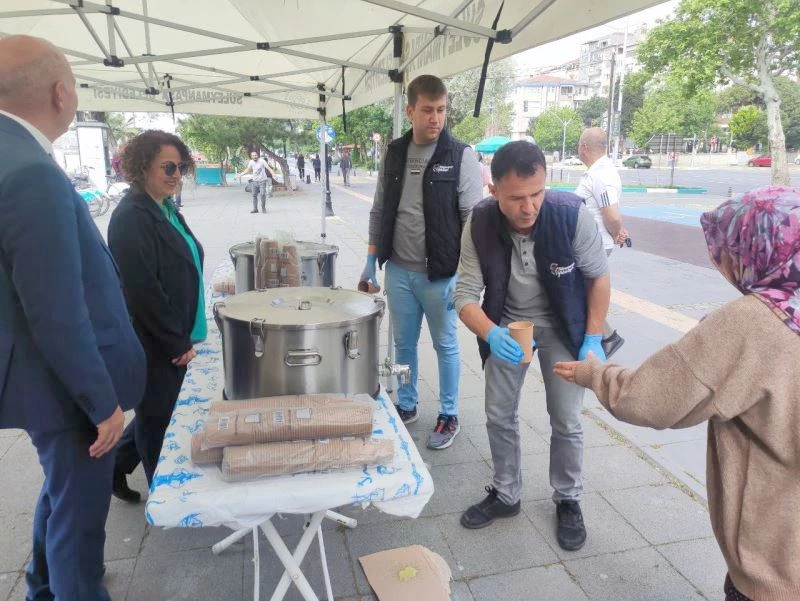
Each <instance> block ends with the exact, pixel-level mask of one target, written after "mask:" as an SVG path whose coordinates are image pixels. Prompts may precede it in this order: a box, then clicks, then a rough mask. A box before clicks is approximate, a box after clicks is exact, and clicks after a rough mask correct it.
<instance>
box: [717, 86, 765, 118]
mask: <svg viewBox="0 0 800 601" xmlns="http://www.w3.org/2000/svg"><path fill="white" fill-rule="evenodd" d="M763 104H764V103H763V102H762V101H761V97H760V96H759V95H758V92H756V91H755V90H752V89H750V88H748V87H747V86H743V85H741V84H738V83H735V84H733V85H731V86H728V87H727V88H725V89H724V90H722V91H721V92H719V94H717V97H716V109H717V113H722V114H731V115H732V114H733V113H735V112H736V111H738V110H739V109H740V108H742V107H743V106H749V105H754V106H759V105H761V107H762V108H763Z"/></svg>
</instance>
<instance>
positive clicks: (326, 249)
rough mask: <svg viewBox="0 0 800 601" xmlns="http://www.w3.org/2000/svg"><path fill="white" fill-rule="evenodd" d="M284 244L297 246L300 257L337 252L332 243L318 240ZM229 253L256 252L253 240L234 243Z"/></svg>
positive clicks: (253, 253) (337, 249) (243, 253)
mask: <svg viewBox="0 0 800 601" xmlns="http://www.w3.org/2000/svg"><path fill="white" fill-rule="evenodd" d="M286 244H293V245H294V246H296V247H297V252H298V253H299V255H300V256H301V257H313V258H316V257H317V256H318V255H319V254H320V253H325V254H327V253H338V252H339V247H338V246H333V245H332V244H320V243H319V242H304V241H302V240H297V241H295V242H287V243H286ZM278 246H279V248H283V246H284V244H281V243H279V244H278ZM230 252H231V254H235V255H252V256H255V254H256V243H255V242H242V243H241V244H234V245H233V246H231V249H230Z"/></svg>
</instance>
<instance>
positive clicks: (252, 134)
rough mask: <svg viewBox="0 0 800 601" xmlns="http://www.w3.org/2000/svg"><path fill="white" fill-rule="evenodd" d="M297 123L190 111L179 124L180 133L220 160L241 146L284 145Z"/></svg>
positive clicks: (194, 144)
mask: <svg viewBox="0 0 800 601" xmlns="http://www.w3.org/2000/svg"><path fill="white" fill-rule="evenodd" d="M292 132H293V124H292V122H291V121H288V120H286V119H256V118H252V117H221V116H217V115H190V116H189V117H187V118H186V119H183V120H182V121H181V122H180V123H179V124H178V133H179V134H180V135H181V137H182V138H183V139H184V140H186V141H188V142H189V144H190V145H191V146H193V147H194V148H196V149H197V150H200V151H201V152H203V154H205V155H206V156H207V157H208V158H209V159H210V160H211V161H214V162H218V161H221V160H223V159H225V158H228V157H229V156H230V155H233V154H236V153H237V152H238V151H239V150H240V149H243V150H245V151H247V152H249V151H252V150H260V149H262V148H264V149H273V148H281V149H282V148H283V146H282V145H283V142H284V141H290V140H292V136H293V133H292Z"/></svg>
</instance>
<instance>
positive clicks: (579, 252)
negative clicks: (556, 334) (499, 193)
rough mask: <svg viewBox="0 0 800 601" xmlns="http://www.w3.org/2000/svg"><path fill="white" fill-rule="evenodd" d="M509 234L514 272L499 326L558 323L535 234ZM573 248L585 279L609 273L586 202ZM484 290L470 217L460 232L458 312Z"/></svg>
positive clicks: (475, 299) (456, 295)
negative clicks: (542, 277)
mask: <svg viewBox="0 0 800 601" xmlns="http://www.w3.org/2000/svg"><path fill="white" fill-rule="evenodd" d="M510 234H511V240H512V241H513V243H514V249H513V251H512V253H511V274H510V276H509V280H508V292H507V294H506V303H505V306H504V307H503V319H502V321H501V324H500V325H506V324H508V323H510V322H512V321H532V322H533V323H534V324H536V325H540V326H543V327H552V326H557V325H559V324H558V320H557V318H556V316H555V313H554V312H553V309H552V307H551V306H550V301H549V300H548V298H547V294H546V292H545V289H544V286H543V285H542V282H541V280H540V279H539V273H538V271H537V270H536V261H535V260H534V258H533V246H534V244H533V234H532V233H531V234H530V235H527V236H525V235H523V234H519V233H517V232H514V231H511V232H510ZM572 250H573V252H574V253H575V266H576V267H577V268H578V269H580V270H581V273H583V275H584V277H585V278H587V279H597V278H599V277H602V276H604V275H606V274H607V273H608V262H607V260H606V255H605V253H604V252H603V239H602V237H601V236H600V232H599V231H598V230H597V223H596V222H595V220H594V218H593V217H592V214H591V213H590V212H589V211H588V210H587V209H586V207H585V206H583V205H581V206H580V208H579V210H578V223H577V225H576V227H575V239H574V240H573V241H572ZM483 289H484V284H483V272H481V264H480V260H479V259H478V253H477V251H476V250H475V244H473V242H472V220H471V219H470V221H469V222H468V223H467V224H466V225H465V226H464V232H463V234H462V235H461V260H460V262H459V265H458V281H457V282H456V290H455V293H454V295H453V300H454V302H455V305H456V311H458V312H459V313H460V312H461V309H463V308H464V307H465V306H466V305H468V304H470V303H479V302H480V299H481V293H482V292H483Z"/></svg>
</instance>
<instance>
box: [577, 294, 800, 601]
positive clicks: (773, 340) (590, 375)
mask: <svg viewBox="0 0 800 601" xmlns="http://www.w3.org/2000/svg"><path fill="white" fill-rule="evenodd" d="M575 381H576V382H578V383H579V384H581V385H582V386H585V387H587V388H591V389H592V390H594V392H595V394H596V395H597V398H598V399H600V402H601V403H602V404H603V406H605V407H606V408H607V409H608V410H609V411H610V412H611V413H612V414H613V415H614V416H615V417H617V418H618V419H621V420H623V421H626V422H630V423H632V424H637V425H640V426H649V427H651V428H687V427H689V426H694V425H695V424H698V423H700V422H703V421H705V420H709V424H708V462H707V463H708V466H707V482H708V502H709V509H710V511H711V522H712V525H713V528H714V534H715V535H716V537H717V541H718V542H719V546H720V548H721V549H722V553H723V555H724V556H725V560H726V561H727V563H728V570H729V572H730V575H731V579H732V580H733V583H734V584H735V585H736V588H737V589H739V591H740V592H742V593H743V594H745V595H747V596H748V597H750V598H751V599H754V600H755V601H789V600H792V601H797V600H800V336H798V335H797V334H796V333H794V332H793V331H791V330H790V329H789V328H788V327H787V326H786V325H784V324H783V323H782V322H781V320H780V319H778V317H777V316H776V315H775V314H774V313H773V312H772V311H771V309H770V308H769V307H767V306H766V305H765V304H763V303H762V302H761V301H759V300H758V299H757V298H755V297H753V296H745V297H742V298H741V299H737V300H735V301H733V302H731V303H729V304H728V305H726V306H724V307H722V308H721V309H719V310H717V311H715V312H714V313H712V314H710V315H709V316H708V317H706V318H705V319H704V320H703V321H701V322H700V323H699V324H698V325H697V327H695V328H694V329H693V330H692V331H691V332H689V333H688V334H686V336H684V337H683V338H681V339H680V340H679V341H678V342H676V343H675V344H670V345H669V346H667V347H665V348H664V349H662V350H660V351H659V352H657V353H656V354H655V355H653V356H652V357H650V358H649V359H648V360H647V361H645V362H644V363H643V364H642V365H641V366H640V367H639V368H638V369H635V370H632V369H625V368H623V367H621V366H619V365H614V364H603V363H600V361H598V360H597V359H594V358H593V359H591V360H590V361H587V362H584V363H582V364H580V366H579V367H578V369H577V371H576V374H575Z"/></svg>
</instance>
